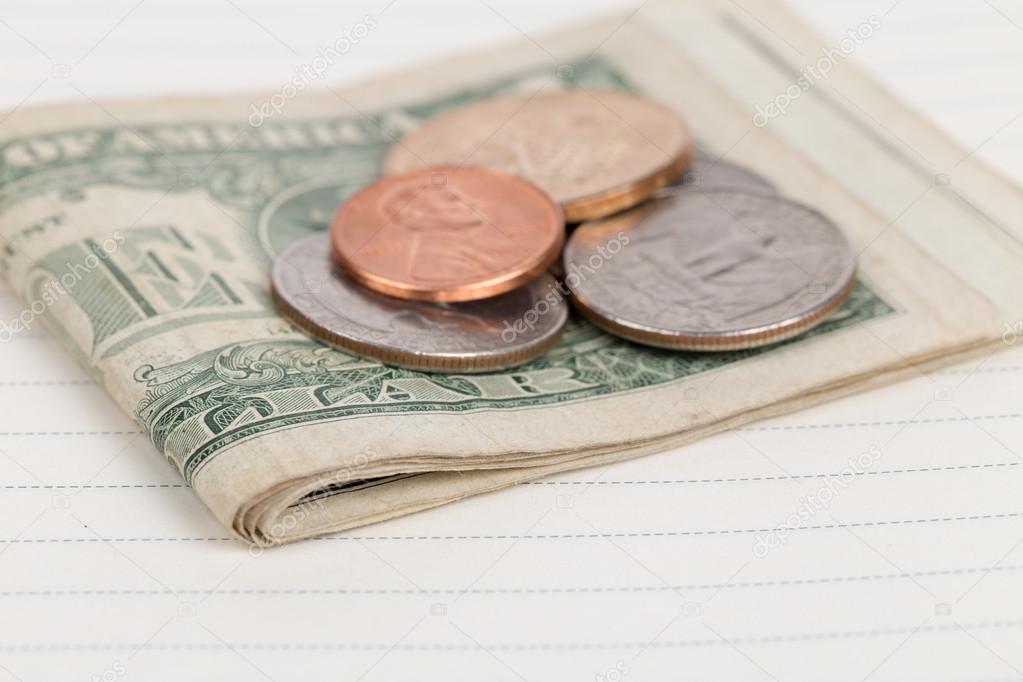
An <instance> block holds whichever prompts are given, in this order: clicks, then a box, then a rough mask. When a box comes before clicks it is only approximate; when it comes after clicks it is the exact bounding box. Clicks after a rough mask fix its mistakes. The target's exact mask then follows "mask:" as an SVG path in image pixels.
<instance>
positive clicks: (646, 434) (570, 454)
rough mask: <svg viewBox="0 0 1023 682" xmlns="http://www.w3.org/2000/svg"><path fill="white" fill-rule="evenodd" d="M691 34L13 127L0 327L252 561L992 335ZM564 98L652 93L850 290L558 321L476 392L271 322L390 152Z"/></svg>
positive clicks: (989, 307)
mask: <svg viewBox="0 0 1023 682" xmlns="http://www.w3.org/2000/svg"><path fill="white" fill-rule="evenodd" d="M684 4H685V7H684V8H683V7H682V6H681V5H680V6H679V7H678V8H676V7H674V6H671V5H670V4H669V5H666V6H664V8H662V9H661V10H658V11H661V12H675V11H679V12H685V13H695V16H696V18H697V19H699V20H705V21H711V22H713V21H714V18H715V17H717V16H719V15H720V16H724V17H725V18H726V19H727V20H728V21H731V22H737V23H736V26H739V28H740V29H741V30H742V31H747V32H751V33H750V35H753V36H754V37H755V38H757V39H758V40H765V38H763V37H762V36H761V35H760V33H759V32H758V31H762V29H760V28H758V27H757V26H755V25H754V26H750V25H749V22H748V17H747V18H743V17H742V16H741V13H739V15H736V14H735V13H734V11H730V10H729V9H728V7H727V6H726V5H727V3H721V4H718V3H684ZM765 11H772V12H777V13H779V15H778V16H779V22H781V21H783V20H787V19H786V17H787V15H784V14H783V13H782V10H780V9H778V8H774V7H771V6H765ZM722 13H724V14H722ZM721 26H724V27H726V28H727V26H728V24H727V22H726V23H725V24H721ZM726 28H722V29H721V30H722V31H725V30H726ZM733 29H734V27H733ZM793 30H795V29H793ZM733 32H734V30H733ZM609 35H610V36H613V40H607V37H608V36H609ZM735 35H739V36H742V35H743V34H742V32H741V31H739V32H738V33H736V34H735ZM684 37H685V36H684V35H681V36H673V35H672V34H670V33H669V34H665V30H664V25H663V22H662V21H660V15H658V14H656V13H653V12H652V11H651V12H649V13H640V14H639V15H636V16H634V17H632V18H630V19H628V20H627V21H624V22H623V20H622V19H618V20H616V21H608V22H600V23H597V24H594V25H590V26H585V27H581V28H579V29H577V30H573V31H569V32H566V33H564V34H561V35H558V36H552V37H551V38H550V39H549V41H548V42H550V43H551V44H556V45H558V46H559V49H562V50H564V60H563V61H562V60H561V59H560V57H559V59H557V60H555V63H550V62H549V59H548V57H547V56H545V55H540V56H539V57H538V56H537V55H536V53H535V50H531V49H530V47H529V46H528V45H524V46H511V47H509V48H508V49H505V50H499V51H496V52H494V53H491V54H487V55H481V56H480V57H479V58H473V59H463V60H460V61H453V62H450V63H445V64H437V65H433V66H429V67H426V68H425V69H423V70H420V71H418V72H415V73H410V74H404V75H397V76H391V77H387V78H383V79H380V80H379V81H376V82H374V83H370V84H367V85H365V86H361V87H357V88H352V89H347V90H344V91H340V90H333V89H331V90H328V91H327V92H324V93H322V94H318V95H303V96H300V97H294V98H287V97H284V96H283V95H281V94H280V93H277V94H273V93H271V94H268V95H266V96H265V97H262V98H259V97H257V98H251V97H250V98H245V97H239V98H226V99H225V98H217V99H177V100H167V101H150V102H120V103H114V102H112V103H106V104H102V105H93V104H87V105H75V106H69V107H63V108H56V109H50V110H47V111H46V112H45V114H44V115H36V114H35V113H34V112H16V113H15V114H12V115H11V116H10V117H9V118H8V119H7V120H6V121H5V122H4V123H3V124H2V125H0V234H2V237H3V259H2V262H0V267H2V268H3V272H4V274H5V276H6V278H7V279H8V281H9V283H10V285H11V286H12V287H13V288H14V289H15V290H16V291H17V292H18V293H19V295H20V296H21V297H22V298H23V300H24V302H25V309H24V311H23V313H22V315H20V316H19V317H18V318H16V319H12V320H9V321H4V328H3V330H2V333H3V334H4V335H8V336H10V335H14V334H17V333H20V331H21V330H22V329H24V328H27V327H30V326H31V325H32V324H34V323H35V322H36V320H37V319H38V320H39V321H45V322H46V323H47V324H48V325H49V327H50V328H51V329H52V330H53V331H54V333H56V334H58V335H59V336H60V338H61V340H62V342H63V343H64V345H65V346H66V348H67V349H68V350H69V352H71V353H73V354H74V355H75V356H76V357H77V358H78V360H79V361H80V362H81V363H82V364H83V365H84V366H85V367H87V368H88V369H89V370H90V371H91V372H92V373H93V374H94V375H95V376H96V379H97V381H99V382H101V383H102V384H103V386H104V387H105V388H106V389H107V390H108V391H109V393H110V394H111V395H112V396H113V398H114V399H115V400H116V401H117V402H118V403H119V404H120V405H121V406H122V408H123V409H124V410H125V411H126V412H128V413H130V414H131V415H132V416H133V417H134V419H135V420H136V421H137V422H138V423H139V425H140V427H141V428H142V429H143V430H144V431H145V433H146V434H148V436H149V438H150V439H151V440H152V442H153V445H154V446H155V448H156V450H158V451H159V452H160V453H162V454H163V455H164V456H165V457H167V458H168V459H169V460H170V461H171V462H172V463H173V464H174V466H175V467H176V468H177V469H178V470H179V471H180V472H181V474H182V476H183V477H184V479H185V480H186V481H187V482H188V483H189V484H190V485H192V486H193V487H194V488H195V490H196V492H197V494H198V495H199V497H200V498H201V499H202V500H203V501H204V502H205V503H206V504H207V505H208V506H209V507H210V508H211V510H212V511H213V512H214V514H216V515H217V517H218V518H219V519H221V521H222V522H223V523H224V524H225V525H226V526H228V527H230V528H231V529H233V530H234V531H235V532H236V533H238V535H239V536H240V537H242V538H244V539H246V540H248V541H251V542H255V543H260V544H275V543H280V542H285V541H288V540H293V539H298V538H302V537H307V536H310V535H314V534H318V533H323V532H329V531H332V530H338V529H343V528H348V527H352V526H355V525H360V524H364V523H370V522H373V521H377V520H381V519H385V518H388V517H391V516H395V515H398V514H402V513H408V512H412V511H417V510H419V509H424V508H427V507H430V506H434V505H437V504H441V503H443V502H446V501H450V500H453V499H458V498H461V497H464V496H466V495H470V494H474V493H478V492H484V491H488V490H492V489H496V488H499V487H502V486H506V485H509V484H512V483H515V482H518V481H521V480H525V479H528V478H534V477H537V476H542V475H545V474H548V473H552V472H556V471H563V470H566V469H570V468H575V467H581V466H592V465H595V464H600V463H604V462H611V461H615V460H617V459H622V458H626V457H632V456H637V455H640V454H643V453H646V452H652V451H657V450H663V449H665V448H669V447H674V446H677V445H680V444H683V443H685V442H687V441H690V440H692V439H695V438H699V437H702V436H704V435H706V434H708V433H712V432H714V431H716V430H720V429H723V428H728V427H729V426H731V425H734V424H738V423H741V422H743V421H748V420H751V419H755V418H758V417H760V416H762V415H766V414H772V413H777V412H781V411H785V410H791V409H796V408H798V407H800V406H803V405H808V404H812V403H814V402H818V401H820V400H824V399H826V398H828V397H831V396H834V395H840V394H842V393H844V392H847V391H850V390H854V389H856V388H859V387H863V386H868V385H872V384H874V383H879V382H882V381H890V380H892V379H894V378H897V377H899V376H901V375H903V374H905V373H906V372H907V371H918V370H916V369H914V368H916V367H918V366H920V365H921V364H922V363H925V362H930V361H933V360H935V359H936V358H940V357H944V356H949V355H952V354H957V353H962V352H968V351H970V350H971V349H975V348H978V347H981V346H984V345H986V344H989V343H991V342H992V341H993V340H994V339H996V338H997V329H998V325H999V323H1000V321H1001V320H1002V318H1003V317H1004V316H1005V315H1006V314H1007V313H1006V311H1005V310H1003V309H1002V308H1001V307H1000V305H999V298H998V297H999V295H1000V290H998V289H997V286H998V283H994V284H992V283H988V282H984V283H982V284H983V286H968V285H966V284H965V283H964V279H970V273H965V274H964V273H962V272H954V271H953V269H952V268H951V267H950V266H949V265H947V264H944V265H943V264H942V262H941V254H940V253H937V254H930V255H928V254H926V253H924V252H923V250H922V249H921V248H920V247H919V245H918V244H917V243H915V241H914V239H913V238H912V235H907V234H904V231H903V230H901V229H893V226H892V221H891V220H890V219H889V218H888V217H887V216H886V215H885V211H886V210H888V209H887V208H886V206H883V205H876V206H875V205H870V204H869V203H865V201H864V199H863V197H862V196H859V195H858V188H857V187H855V186H851V185H850V182H849V179H848V178H846V177H845V176H844V175H843V172H845V171H843V170H842V169H840V168H823V167H821V165H820V164H819V163H818V162H817V161H816V159H815V158H814V152H813V151H812V150H808V149H807V148H803V147H805V146H806V145H807V144H809V142H810V141H809V140H798V139H797V140H793V139H790V137H791V136H787V135H786V132H785V130H781V127H782V126H781V124H779V126H778V127H779V130H774V129H773V128H772V125H771V123H772V122H770V121H769V122H768V123H767V124H765V125H761V122H762V119H764V118H767V117H768V113H767V112H768V111H769V110H768V109H765V108H763V107H761V108H760V109H759V110H757V109H750V107H749V105H748V102H744V101H742V100H741V99H740V98H737V97H736V94H735V93H730V92H729V91H728V90H729V88H733V87H734V83H731V82H726V81H728V78H726V76H727V73H726V72H722V71H721V70H720V69H721V68H723V67H721V64H719V63H717V62H715V64H716V67H715V68H709V67H708V66H706V63H705V62H706V61H707V60H711V61H714V60H715V59H717V55H716V54H715V53H714V52H713V51H712V50H710V49H709V48H706V49H704V48H701V46H700V45H693V46H688V47H686V48H683V47H681V46H680V45H681V44H686V45H688V42H686V41H685V40H683V38H684ZM746 37H747V39H748V37H749V36H746ZM807 39H808V40H809V39H811V38H807ZM721 41H722V44H723V45H725V46H726V47H727V42H726V41H725V40H724V39H723V38H722V39H721ZM595 45H601V49H600V50H598V51H594V50H593V46H595ZM717 49H725V48H717ZM701 50H704V51H701ZM691 52H692V53H691ZM750 54H751V56H748V58H749V59H751V60H754V61H755V63H758V64H767V63H769V62H770V59H769V57H768V56H765V55H764V54H759V55H758V54H757V53H756V52H755V51H754V52H751V53H750ZM733 61H734V60H733ZM722 63H724V62H722ZM728 68H732V69H740V68H741V63H740V62H736V63H735V64H733V65H731V66H730V67H728ZM850 71H851V69H850ZM849 77H850V78H858V76H857V74H855V72H851V73H850V74H849ZM779 84H780V85H783V84H784V79H779ZM560 88H586V89H588V90H591V91H593V92H598V93H599V92H600V91H601V90H605V89H609V88H611V89H628V90H636V91H641V92H644V93H646V94H648V95H650V96H652V97H655V98H659V99H662V100H663V101H665V102H666V103H668V104H670V105H672V106H674V107H676V108H678V109H679V110H680V111H681V112H682V113H683V114H684V115H685V116H687V118H688V119H689V120H690V122H691V123H692V124H693V127H694V130H695V132H696V134H697V138H698V141H699V145H700V147H701V149H702V150H703V152H704V153H705V154H707V155H708V156H710V157H712V158H717V157H727V158H728V159H729V160H730V161H731V162H732V163H739V164H741V165H744V166H746V167H747V168H749V169H750V172H755V173H759V174H761V175H763V176H764V177H766V178H769V179H770V181H771V182H772V183H774V184H775V185H777V186H778V187H780V188H781V189H782V190H783V191H785V192H786V193H788V194H790V195H792V196H796V197H797V198H801V199H803V200H805V201H808V202H809V203H812V204H813V205H815V206H816V207H817V208H819V209H820V210H822V211H824V212H825V213H826V214H828V215H829V216H830V217H832V218H833V219H834V220H835V221H836V222H838V223H839V224H840V225H842V226H843V228H845V229H846V230H847V231H848V232H849V233H850V235H851V237H852V239H853V241H854V242H855V243H856V244H857V246H858V247H859V248H860V249H862V256H861V259H860V280H859V282H858V283H857V285H856V287H855V289H854V291H853V293H852V295H851V296H850V297H849V299H848V300H847V301H846V302H845V303H844V304H843V305H842V307H841V308H840V309H839V310H838V311H837V312H836V313H834V314H833V315H832V316H831V317H830V318H829V319H828V320H827V321H826V322H825V323H824V324H822V325H821V326H819V327H818V328H816V329H815V330H813V331H812V332H810V333H808V334H806V335H804V336H802V337H800V338H798V339H796V340H794V341H791V342H788V343H785V344H780V345H777V346H775V347H770V348H767V349H759V350H748V351H737V352H729V353H702V354H701V353H683V352H670V351H661V350H656V349H650V348H644V347H641V346H637V345H633V344H630V343H627V342H624V341H621V340H619V339H616V338H614V337H611V336H608V335H606V334H604V333H602V332H600V331H599V330H597V329H595V328H594V327H592V326H591V325H589V324H587V323H586V322H584V321H581V320H573V321H572V322H571V323H570V325H569V327H568V329H567V331H566V333H565V334H564V336H563V338H562V340H561V341H560V342H559V343H558V344H557V345H556V346H555V347H554V348H552V349H551V350H550V351H548V352H547V353H546V354H545V355H543V356H542V357H540V358H539V359H537V360H535V361H534V362H531V363H530V364H528V365H525V366H521V367H517V368H514V369H511V370H505V371H501V372H495V373H491V374H484V375H440V374H425V373H420V372H415V371H411V370H405V369H399V368H394V367H390V366H386V365H382V364H380V363H377V362H374V361H369V360H366V359H364V358H361V357H359V356H356V355H351V354H348V353H345V352H342V351H339V350H336V349H332V348H328V347H325V346H323V345H321V344H319V343H317V342H316V341H313V340H311V339H309V338H307V337H305V336H303V335H302V334H301V333H299V332H298V330H297V329H295V328H294V327H293V326H292V325H290V324H289V323H287V322H286V321H285V320H283V319H281V318H280V317H279V316H278V315H277V313H276V311H275V309H274V306H273V304H272V302H271V300H270V297H269V289H268V273H269V267H270V263H271V262H272V259H273V258H274V257H275V255H276V254H278V253H280V252H281V251H282V249H283V248H284V247H286V246H288V245H289V244H290V243H292V242H293V241H294V240H296V239H298V238H300V237H303V236H305V235H307V234H309V233H311V232H317V231H321V230H324V229H326V227H327V223H328V221H329V218H330V216H331V213H332V211H333V210H334V208H335V207H336V206H337V204H338V203H339V202H340V201H342V200H343V199H344V198H345V197H346V196H348V195H349V194H351V193H352V192H354V191H355V190H357V189H359V188H360V187H362V186H363V185H365V184H366V183H367V182H369V181H371V180H372V179H373V178H374V177H376V175H377V173H378V168H379V163H380V160H381V158H382V156H383V155H384V153H385V152H386V150H387V148H388V146H389V145H390V144H392V143H393V141H394V140H395V139H398V138H400V136H401V135H402V134H404V133H405V132H407V131H408V130H411V129H412V128H413V127H415V126H416V125H418V124H419V123H420V122H422V121H425V120H427V119H429V118H430V117H432V116H434V115H436V114H438V113H441V112H444V111H447V110H449V109H451V108H454V107H458V106H461V105H464V104H466V103H470V102H473V101H477V100H480V99H484V98H487V97H491V96H494V95H500V94H505V93H510V92H526V93H533V92H539V91H543V90H550V89H560ZM682 93H690V96H683V95H682ZM692 93H699V96H698V97H697V96H695V95H693V94H692ZM873 96H874V97H877V95H873ZM807 97H808V99H809V97H810V95H807ZM780 115H781V114H780ZM907 115H908V114H907ZM757 116H760V117H761V118H759V119H758V118H757ZM827 123H828V122H826V121H824V122H822V123H821V126H822V127H823V126H826V124H827ZM868 132H869V131H863V130H860V131H858V132H857V131H856V130H855V129H854V130H853V132H851V133H849V134H850V135H858V136H860V137H864V138H865V137H867V136H868ZM835 144H836V145H837V144H838V143H837V142H836V143H835ZM879 149H880V151H878V152H877V153H878V154H882V153H883V149H881V148H880V147H879ZM891 174H892V177H893V178H895V177H896V174H895V171H894V170H893V171H891ZM896 179H897V178H896ZM864 191H866V190H864ZM974 201H975V202H977V204H979V205H981V204H983V203H984V201H986V200H981V199H977V198H975V199H974ZM990 203H992V204H995V203H997V202H996V200H995V199H991V200H990ZM935 210H937V209H935ZM992 210H994V209H992ZM981 223H982V221H981V220H980V219H979V218H977V217H976V216H973V217H970V216H967V215H965V214H964V215H963V217H962V221H961V223H960V224H959V225H960V227H961V228H963V229H969V230H974V231H976V233H977V234H981V230H989V229H990V228H989V227H985V226H983V225H982V224H981ZM990 238H991V239H995V238H996V237H990ZM970 284H971V285H973V284H974V282H973V280H972V279H970ZM984 286H987V287H988V289H989V290H984Z"/></svg>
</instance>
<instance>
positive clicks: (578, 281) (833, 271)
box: [564, 188, 856, 350]
mask: <svg viewBox="0 0 1023 682" xmlns="http://www.w3.org/2000/svg"><path fill="white" fill-rule="evenodd" d="M564 260H565V282H566V284H567V285H568V287H569V288H570V289H571V291H572V296H573V302H574V303H575V304H576V306H577V307H578V308H579V310H580V311H581V312H582V313H583V315H584V316H586V317H587V318H588V319H590V320H591V321H592V322H593V323H594V324H596V325H597V326H599V327H601V328H602V329H605V330H606V331H608V332H611V333H613V334H616V335H618V336H621V337H623V338H626V339H629V340H631V341H636V342H638V343H643V344H647V345H651V346H657V347H661V348H674V349H684V350H734V349H740V348H752V347H756V346H762V345H766V344H769V343H775V342H777V341H781V340H783V339H787V338H790V337H792V336H795V335H797V334H800V333H802V332H804V331H806V330H807V329H810V328H811V327H813V326H815V325H817V324H819V323H820V322H822V321H823V320H824V319H825V318H826V317H827V315H828V314H829V313H830V312H831V311H832V310H834V309H835V308H836V307H837V306H838V305H839V304H840V303H841V302H842V301H843V300H844V299H845V298H846V296H848V294H849V292H850V291H851V290H852V287H853V285H854V283H855V273H856V254H855V252H854V251H853V249H852V246H851V245H850V243H849V241H848V240H847V239H846V237H845V235H844V234H843V233H842V231H841V230H840V229H839V228H838V227H837V226H836V225H835V224H834V223H833V222H831V221H830V220H828V219H827V218H826V217H825V216H823V215H822V214H821V213H819V212H818V211H816V210H814V209H812V208H809V207H807V206H804V205H802V204H799V203H797V202H795V201H791V200H789V199H785V198H783V197H781V196H778V195H772V194H763V193H756V192H753V191H750V190H744V189H722V188H707V189H705V190H703V191H700V192H691V191H688V190H686V189H684V188H680V189H676V190H675V191H674V192H673V193H672V194H669V195H666V196H662V197H661V198H659V199H655V200H653V201H651V202H649V203H648V204H646V205H644V206H641V207H639V208H637V209H633V210H632V211H629V212H627V213H623V214H620V215H618V216H615V217H614V218H611V219H605V220H602V221H595V222H591V223H585V224H583V225H580V226H579V227H577V228H576V230H575V231H574V232H573V233H572V236H571V238H570V239H569V242H568V245H567V246H566V248H565V258H564Z"/></svg>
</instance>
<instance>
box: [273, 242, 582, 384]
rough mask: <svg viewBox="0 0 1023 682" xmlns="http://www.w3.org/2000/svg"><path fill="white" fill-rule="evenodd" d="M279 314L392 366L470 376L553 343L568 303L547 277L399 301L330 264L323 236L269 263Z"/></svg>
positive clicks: (517, 360) (526, 357) (522, 358)
mask: <svg viewBox="0 0 1023 682" xmlns="http://www.w3.org/2000/svg"><path fill="white" fill-rule="evenodd" d="M271 280H272V292H273V296H274V299H275V301H276V302H277V305H278V308H279V310H280V311H281V313H282V314H283V315H284V316H285V317H287V318H288V319H289V320H291V321H292V322H293V323H295V324H296V325H297V326H299V327H300V328H301V329H303V330H304V331H305V332H306V333H308V334H310V335H311V336H313V337H314V338H317V339H319V340H321V341H323V342H325V343H328V344H330V345H333V346H337V347H339V348H342V349H344V350H348V351H352V352H355V353H358V354H360V355H364V356H366V357H370V358H373V359H376V360H379V361H381V362H385V363H387V364H391V365H397V366H399V367H408V368H410V369H418V370H425V371H435V372H452V373H473V372H488V371H492V370H497V369H504V368H507V367H513V366H515V365H518V364H521V363H523V362H526V361H528V360H531V359H533V358H535V357H536V356H538V355H540V354H541V353H543V352H544V351H545V350H546V349H547V348H549V347H550V346H551V345H552V344H553V343H554V342H555V341H557V339H558V337H559V335H560V334H561V329H562V327H564V325H565V322H566V320H567V319H568V304H567V303H566V302H565V300H564V299H565V297H564V296H563V295H562V293H561V290H560V289H559V288H558V287H559V285H558V283H557V282H556V281H555V280H554V278H553V277H551V276H550V275H542V276H541V277H540V278H538V279H536V280H534V281H532V282H530V283H529V284H527V285H525V286H522V287H520V288H518V289H515V290H514V291H510V292H508V293H506V294H501V295H500V296H495V297H493V298H487V299H482V300H478V301H471V302H467V303H427V302H419V301H406V300H402V299H396V298H392V297H390V296H385V295H383V294H377V293H375V292H373V291H370V290H368V289H366V288H364V287H362V286H360V285H358V284H356V283H355V282H353V281H352V280H350V279H349V278H348V277H347V276H345V274H344V273H343V272H342V271H341V270H340V268H338V267H337V266H336V264H335V263H334V261H333V258H332V255H331V247H330V238H329V236H328V235H327V234H326V233H320V234H314V235H310V236H308V237H305V238H303V239H302V240H300V241H298V242H296V243H295V244H293V245H292V246H291V247H289V248H288V249H287V250H285V251H284V252H283V253H282V254H281V255H280V256H279V257H278V258H277V259H276V260H275V261H274V264H273V268H272V272H271Z"/></svg>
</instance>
